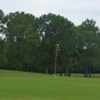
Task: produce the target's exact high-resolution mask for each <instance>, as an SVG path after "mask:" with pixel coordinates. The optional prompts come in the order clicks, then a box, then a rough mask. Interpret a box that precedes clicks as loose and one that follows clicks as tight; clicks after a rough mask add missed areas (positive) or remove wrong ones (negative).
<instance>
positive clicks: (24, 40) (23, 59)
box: [5, 12, 40, 70]
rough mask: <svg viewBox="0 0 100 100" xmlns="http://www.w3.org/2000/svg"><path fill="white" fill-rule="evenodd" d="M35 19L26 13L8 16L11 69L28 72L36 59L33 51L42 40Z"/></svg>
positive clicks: (9, 64)
mask: <svg viewBox="0 0 100 100" xmlns="http://www.w3.org/2000/svg"><path fill="white" fill-rule="evenodd" d="M35 19H36V18H35V17H34V16H33V15H31V14H25V13H24V12H21V13H19V12H15V13H10V14H9V15H7V22H6V25H7V32H6V33H5V34H6V38H7V43H8V44H9V52H8V55H7V59H8V62H9V63H8V66H10V67H11V68H10V69H17V70H28V69H29V68H28V66H29V65H32V64H33V62H34V59H36V58H35V53H33V51H35V50H36V49H35V48H37V46H38V45H39V42H40V38H39V34H38V33H37V32H36V26H35V24H36V23H35ZM31 67H32V66H31ZM31 69H32V68H31ZM29 70H30V69H29Z"/></svg>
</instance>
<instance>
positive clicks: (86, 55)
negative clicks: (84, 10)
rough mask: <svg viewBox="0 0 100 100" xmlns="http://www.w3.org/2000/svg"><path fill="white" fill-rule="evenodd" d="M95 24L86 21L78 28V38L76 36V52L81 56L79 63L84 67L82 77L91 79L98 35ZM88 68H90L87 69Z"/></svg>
mask: <svg viewBox="0 0 100 100" xmlns="http://www.w3.org/2000/svg"><path fill="white" fill-rule="evenodd" d="M95 24H96V22H95V21H94V20H92V19H91V20H89V19H86V20H85V21H84V22H82V24H81V25H80V26H78V27H79V36H78V46H79V47H78V50H79V52H80V54H81V61H82V62H83V63H84V66H85V68H84V69H85V73H84V77H88V69H89V71H90V72H89V73H90V74H89V77H91V66H92V65H93V62H94V60H95V59H96V57H97V56H96V55H97V54H98V51H97V52H96V49H97V48H98V45H97V36H98V34H99V28H98V27H96V26H95ZM89 67H90V68H89Z"/></svg>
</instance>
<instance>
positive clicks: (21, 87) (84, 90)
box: [0, 70, 100, 100]
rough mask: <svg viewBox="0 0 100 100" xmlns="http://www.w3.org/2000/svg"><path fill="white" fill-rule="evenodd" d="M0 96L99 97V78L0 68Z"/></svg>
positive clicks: (32, 99)
mask: <svg viewBox="0 0 100 100" xmlns="http://www.w3.org/2000/svg"><path fill="white" fill-rule="evenodd" d="M0 100H100V79H99V78H77V77H64V76H62V77H60V76H57V77H56V78H54V76H53V75H52V76H50V75H45V74H38V73H29V72H20V71H9V70H8V71H7V70H0Z"/></svg>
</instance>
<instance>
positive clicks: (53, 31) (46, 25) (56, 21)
mask: <svg viewBox="0 0 100 100" xmlns="http://www.w3.org/2000/svg"><path fill="white" fill-rule="evenodd" d="M71 30H74V25H73V23H71V22H70V21H68V19H67V18H64V17H62V16H60V15H54V14H51V13H49V14H48V15H43V16H41V17H40V18H39V23H38V32H39V33H41V37H42V43H41V50H42V52H43V53H42V54H43V55H42V57H43V58H44V61H43V63H44V66H45V67H46V73H47V72H48V71H47V70H48V68H49V70H50V72H52V70H53V69H54V67H53V66H54V61H55V52H56V44H57V43H58V44H59V45H60V47H61V51H60V52H61V54H62V53H63V52H64V53H65V50H64V49H65V48H64V47H65V45H63V44H65V42H64V41H67V39H68V38H70V39H69V40H68V41H69V42H70V43H69V44H70V45H72V44H73V45H74V42H75V41H74V42H72V40H71V39H73V38H71V35H72V37H74V36H75V34H74V33H73V32H72V31H71ZM71 42H72V44H71ZM67 44H68V42H67ZM69 51H70V50H69ZM60 52H59V54H58V58H59V59H60V60H59V59H58V65H60V66H62V65H61V62H62V63H63V60H62V61H61V54H60ZM71 53H72V51H71ZM64 56H65V57H67V55H66V54H64ZM70 56H71V55H70ZM66 61H67V59H66ZM64 64H65V62H64ZM65 65H66V64H65ZM59 69H62V67H59Z"/></svg>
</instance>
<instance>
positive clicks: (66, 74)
mask: <svg viewBox="0 0 100 100" xmlns="http://www.w3.org/2000/svg"><path fill="white" fill-rule="evenodd" d="M65 76H68V66H67V67H66V70H65Z"/></svg>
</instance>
